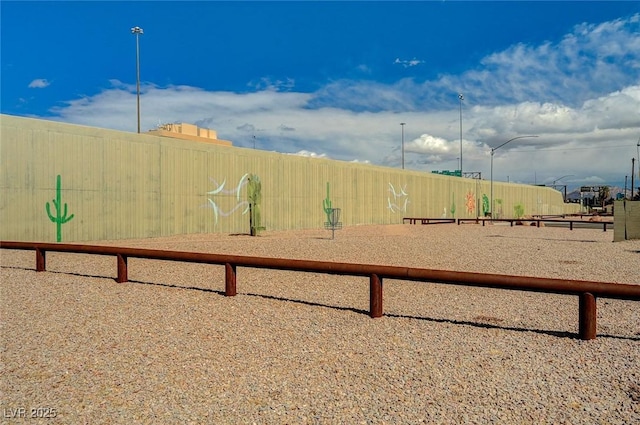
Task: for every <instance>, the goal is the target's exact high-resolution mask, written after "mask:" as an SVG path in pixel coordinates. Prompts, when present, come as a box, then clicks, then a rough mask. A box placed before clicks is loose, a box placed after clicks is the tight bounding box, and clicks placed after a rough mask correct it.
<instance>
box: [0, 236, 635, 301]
mask: <svg viewBox="0 0 640 425" xmlns="http://www.w3.org/2000/svg"><path fill="white" fill-rule="evenodd" d="M0 248H3V249H19V250H36V249H38V250H40V251H55V252H69V253H79V254H94V255H114V256H117V255H121V256H124V257H129V258H144V259H154V260H166V261H182V262H190V263H207V264H219V265H224V264H233V265H235V266H236V267H238V266H240V267H255V268H266V269H278V270H290V271H301V272H312V273H313V272H315V273H326V274H338V275H350V276H371V275H372V274H375V275H377V276H379V277H380V278H391V279H399V280H412V281H421V282H433V283H445V284H454V285H464V286H476V287H488V288H499V289H511V290H519V291H533V292H546V293H558V294H569V295H580V294H583V293H585V292H589V293H591V294H593V295H594V296H596V297H603V298H617V299H626V300H635V301H640V284H639V283H636V284H621V283H608V282H593V281H585V280H568V279H551V278H540V277H530V276H510V275H500V274H488V273H473V272H458V271H449V270H434V269H422V268H411V267H400V266H383V265H374V264H356V263H334V262H328V261H313V260H295V259H286V258H269V257H249V256H240V255H225V254H212V253H206V252H187V251H164V250H154V249H142V248H127V247H115V246H102V245H79V244H58V243H42V242H13V241H0Z"/></svg>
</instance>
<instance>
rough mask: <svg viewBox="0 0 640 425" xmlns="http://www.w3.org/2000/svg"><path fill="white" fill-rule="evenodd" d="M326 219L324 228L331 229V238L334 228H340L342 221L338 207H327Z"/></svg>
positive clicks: (334, 232) (333, 236) (332, 237)
mask: <svg viewBox="0 0 640 425" xmlns="http://www.w3.org/2000/svg"><path fill="white" fill-rule="evenodd" d="M327 219H328V220H329V221H325V222H324V228H325V229H327V230H331V239H334V238H335V235H336V230H340V229H342V222H341V221H340V208H328V211H327Z"/></svg>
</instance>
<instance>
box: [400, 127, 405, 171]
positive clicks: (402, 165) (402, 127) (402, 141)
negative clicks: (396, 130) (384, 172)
mask: <svg viewBox="0 0 640 425" xmlns="http://www.w3.org/2000/svg"><path fill="white" fill-rule="evenodd" d="M405 124H406V122H401V123H400V127H402V169H403V170H404V126H405Z"/></svg>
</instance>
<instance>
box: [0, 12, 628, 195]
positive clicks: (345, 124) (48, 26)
mask: <svg viewBox="0 0 640 425" xmlns="http://www.w3.org/2000/svg"><path fill="white" fill-rule="evenodd" d="M0 8H1V9H0V10H1V20H2V22H1V24H2V27H1V38H2V40H1V48H2V50H1V59H2V60H1V62H2V65H1V66H2V68H1V78H2V80H1V84H2V85H1V89H2V92H1V104H0V106H1V111H2V113H4V114H12V115H21V116H29V117H40V118H45V119H51V120H56V121H63V122H68V123H75V124H82V125H90V126H97V127H104V128H112V129H117V130H123V131H131V132H135V131H136V125H137V124H136V87H135V83H136V73H135V71H136V69H135V59H136V58H135V54H136V50H135V47H136V46H135V36H133V35H132V34H131V31H130V29H131V27H134V26H140V27H142V28H143V30H144V34H143V35H141V36H140V65H141V88H142V95H141V116H142V129H143V131H146V130H149V129H153V128H156V127H157V126H158V125H159V124H161V123H170V122H190V123H195V124H198V125H200V126H203V127H208V128H213V129H215V130H216V131H217V132H218V137H219V138H221V139H225V140H231V141H232V142H233V143H234V145H235V146H240V147H247V148H253V146H254V142H255V145H256V148H257V149H265V150H272V151H277V152H283V153H291V154H299V155H310V156H319V157H328V158H332V159H338V160H345V161H359V162H370V163H372V164H376V165H383V166H389V167H399V166H400V164H401V145H402V142H401V126H400V122H405V123H406V125H405V127H404V141H405V168H407V169H411V170H419V171H431V170H444V169H448V170H453V169H456V168H457V167H458V164H459V158H460V107H461V106H462V127H463V132H462V151H463V154H462V157H463V170H464V171H480V172H481V173H482V176H483V178H485V179H489V175H490V151H491V148H492V147H496V146H499V145H500V144H502V143H503V142H505V141H506V140H508V139H511V138H513V137H517V136H522V135H537V136H538V137H537V138H528V139H527V138H525V139H520V140H517V141H513V142H512V143H509V144H507V145H505V146H503V147H502V148H500V149H499V150H497V151H496V152H495V156H494V178H495V179H496V180H507V179H508V180H510V181H514V182H523V183H536V184H545V183H546V184H552V183H553V182H556V183H564V184H567V185H569V187H570V188H572V187H576V186H580V185H587V184H589V185H590V184H612V185H618V186H623V185H624V179H625V176H629V181H630V174H631V158H632V157H638V147H637V146H636V145H637V144H638V142H639V141H640V2H638V1H633V2H632V1H627V2H611V1H608V2H570V1H567V2H539V1H534V2H506V1H503V2H459V1H433V2H421V1H413V2H311V1H304V2H242V1H238V2H207V1H198V2H168V1H167V2H165V1H140V2H99V1H86V2H60V1H49V2H29V1H22V2H12V1H2V3H1V4H0ZM458 93H463V94H464V101H463V102H462V105H461V104H460V101H459V99H458ZM638 168H640V167H638V166H637V167H636V170H638ZM564 176H568V177H564ZM636 181H640V178H639V176H636Z"/></svg>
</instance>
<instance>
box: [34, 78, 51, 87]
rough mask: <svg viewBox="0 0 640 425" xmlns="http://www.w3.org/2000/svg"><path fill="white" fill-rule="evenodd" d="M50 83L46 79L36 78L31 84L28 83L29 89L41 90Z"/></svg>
mask: <svg viewBox="0 0 640 425" xmlns="http://www.w3.org/2000/svg"><path fill="white" fill-rule="evenodd" d="M50 84H51V83H50V82H49V81H47V79H46V78H36V79H35V80H33V81H32V82H30V83H29V86H28V87H29V88H30V89H43V88H45V87H49V85H50Z"/></svg>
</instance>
